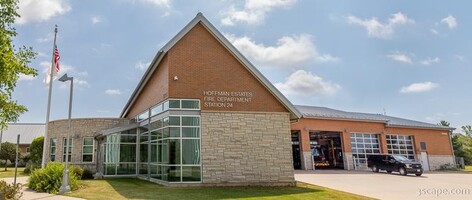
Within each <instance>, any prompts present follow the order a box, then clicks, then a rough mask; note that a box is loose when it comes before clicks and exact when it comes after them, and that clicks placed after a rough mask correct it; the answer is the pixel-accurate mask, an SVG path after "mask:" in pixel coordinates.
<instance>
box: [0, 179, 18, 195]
mask: <svg viewBox="0 0 472 200" xmlns="http://www.w3.org/2000/svg"><path fill="white" fill-rule="evenodd" d="M22 187H23V186H22V185H21V184H19V183H17V184H16V185H13V184H8V183H6V182H5V181H4V180H0V199H14V200H16V199H20V198H21V196H23V192H22V191H21V188H22Z"/></svg>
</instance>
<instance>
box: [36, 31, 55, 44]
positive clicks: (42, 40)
mask: <svg viewBox="0 0 472 200" xmlns="http://www.w3.org/2000/svg"><path fill="white" fill-rule="evenodd" d="M53 39H54V34H53V33H51V32H50V33H48V35H47V36H45V37H42V38H38V39H36V41H37V42H39V43H44V42H51V41H52V40H53Z"/></svg>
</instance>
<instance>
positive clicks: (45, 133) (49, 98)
mask: <svg viewBox="0 0 472 200" xmlns="http://www.w3.org/2000/svg"><path fill="white" fill-rule="evenodd" d="M56 36H57V24H56V27H55V28H54V44H53V45H52V59H51V71H50V73H49V94H48V108H47V111H46V124H45V129H46V130H45V131H44V141H43V159H41V160H42V161H41V168H44V167H45V166H46V157H47V150H46V149H47V136H48V126H49V115H50V113H51V94H52V78H53V70H56V69H54V51H55V49H56Z"/></svg>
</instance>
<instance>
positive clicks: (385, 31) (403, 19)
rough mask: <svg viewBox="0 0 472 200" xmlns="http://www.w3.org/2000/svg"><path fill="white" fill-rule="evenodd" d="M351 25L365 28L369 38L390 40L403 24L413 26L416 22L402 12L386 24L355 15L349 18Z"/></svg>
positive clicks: (375, 19) (393, 16)
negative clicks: (397, 27)
mask: <svg viewBox="0 0 472 200" xmlns="http://www.w3.org/2000/svg"><path fill="white" fill-rule="evenodd" d="M347 21H348V23H349V24H357V25H360V26H363V27H364V28H365V29H366V30H367V33H368V34H369V37H375V38H389V37H390V36H392V35H393V33H394V32H395V30H394V28H395V27H396V26H398V25H402V24H413V23H415V21H414V20H412V19H409V18H408V17H407V16H406V15H404V14H403V13H401V12H398V13H395V14H393V15H392V16H391V17H390V18H389V19H388V22H386V23H381V22H379V21H378V20H377V18H375V17H373V18H371V19H361V18H358V17H356V16H353V15H349V16H348V17H347Z"/></svg>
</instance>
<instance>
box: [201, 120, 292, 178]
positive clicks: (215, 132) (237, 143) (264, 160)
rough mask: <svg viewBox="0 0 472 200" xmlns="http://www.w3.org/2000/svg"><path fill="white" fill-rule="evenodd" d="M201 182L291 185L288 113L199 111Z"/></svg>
mask: <svg viewBox="0 0 472 200" xmlns="http://www.w3.org/2000/svg"><path fill="white" fill-rule="evenodd" d="M201 129H202V134H201V143H202V146H201V156H202V158H201V159H202V184H203V185H218V186H228V185H263V186H279V185H280V186H281V185H294V184H295V180H294V175H293V174H294V170H293V163H292V162H293V161H292V148H291V147H292V146H291V139H290V121H289V113H249V112H212V111H202V112H201Z"/></svg>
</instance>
